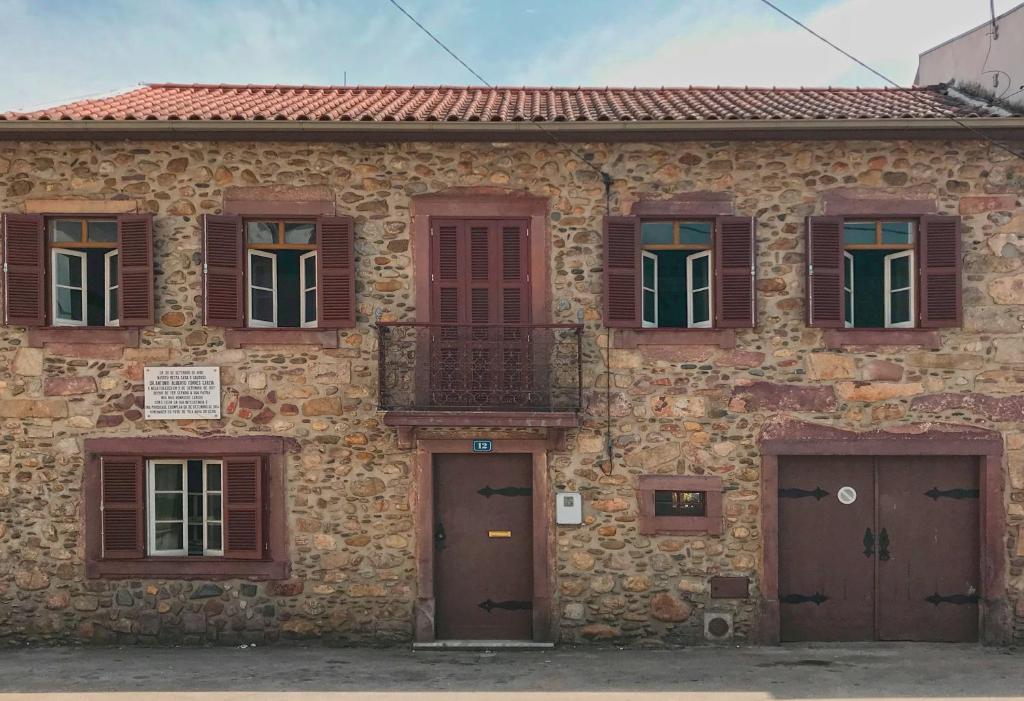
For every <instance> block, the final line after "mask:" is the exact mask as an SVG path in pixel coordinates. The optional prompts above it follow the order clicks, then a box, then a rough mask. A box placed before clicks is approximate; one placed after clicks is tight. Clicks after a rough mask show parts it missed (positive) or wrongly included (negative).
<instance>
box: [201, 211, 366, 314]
mask: <svg viewBox="0 0 1024 701" xmlns="http://www.w3.org/2000/svg"><path fill="white" fill-rule="evenodd" d="M203 248H204V262H203V273H204V284H203V297H204V310H205V315H206V323H207V324H209V325H211V326H214V325H215V326H226V327H243V326H248V327H250V328H341V327H347V326H353V325H354V324H355V263H354V259H355V251H354V243H353V226H352V220H351V219H350V218H348V217H318V218H316V219H308V220H292V219H283V218H271V217H265V218H259V219H256V218H252V219H244V220H243V219H242V217H239V216H230V215H225V216H213V215H207V216H205V217H204V218H203Z"/></svg>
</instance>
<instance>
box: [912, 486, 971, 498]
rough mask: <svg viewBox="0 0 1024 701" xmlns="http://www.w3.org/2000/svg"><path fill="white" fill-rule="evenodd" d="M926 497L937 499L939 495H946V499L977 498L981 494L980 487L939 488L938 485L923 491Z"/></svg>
mask: <svg viewBox="0 0 1024 701" xmlns="http://www.w3.org/2000/svg"><path fill="white" fill-rule="evenodd" d="M924 495H925V496H926V497H931V498H932V499H934V500H935V501H938V500H939V498H940V497H946V498H948V499H977V498H978V497H980V496H981V490H980V489H962V488H957V489H939V488H938V487H932V488H931V489H929V490H928V491H927V492H925V493H924Z"/></svg>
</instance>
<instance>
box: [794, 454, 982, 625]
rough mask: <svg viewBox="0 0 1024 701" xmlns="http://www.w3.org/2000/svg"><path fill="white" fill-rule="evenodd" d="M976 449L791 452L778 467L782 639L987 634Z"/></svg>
mask: <svg viewBox="0 0 1024 701" xmlns="http://www.w3.org/2000/svg"><path fill="white" fill-rule="evenodd" d="M978 489H979V487H978V467H977V462H976V460H975V459H974V458H970V457H956V456H954V457H942V458H933V457H835V456H830V457H791V458H785V459H784V460H783V461H782V462H781V464H780V474H779V591H780V593H779V596H780V605H781V624H782V631H781V634H782V639H783V640H787V641H793V640H817V641H826V640H827V641H849V640H928V641H973V640H977V637H978V595H979V591H978V586H979V579H980V576H979V573H980V566H979V548H980V542H979V539H980V533H979V522H978V519H979V512H978V508H979V503H978V502H979V491H978Z"/></svg>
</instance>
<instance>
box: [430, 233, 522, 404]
mask: <svg viewBox="0 0 1024 701" xmlns="http://www.w3.org/2000/svg"><path fill="white" fill-rule="evenodd" d="M527 236H528V229H527V222H526V221H525V220H459V219H452V220H435V221H432V222H431V246H432V251H431V300H430V305H431V308H430V318H431V321H432V323H433V324H435V325H441V326H440V327H438V326H434V327H432V329H431V338H430V349H431V354H432V356H433V357H432V362H431V363H430V368H431V370H430V377H429V391H430V394H431V397H430V399H431V403H432V404H434V405H438V406H451V407H453V408H454V407H465V408H477V407H501V406H516V405H519V404H522V403H524V402H526V401H528V400H529V398H530V396H531V395H530V394H529V391H530V387H531V384H532V374H531V373H532V364H531V362H530V361H531V355H530V330H529V329H528V328H524V327H522V326H516V325H523V324H529V323H530V321H531V318H530V266H529V255H528V252H529V246H528V244H527Z"/></svg>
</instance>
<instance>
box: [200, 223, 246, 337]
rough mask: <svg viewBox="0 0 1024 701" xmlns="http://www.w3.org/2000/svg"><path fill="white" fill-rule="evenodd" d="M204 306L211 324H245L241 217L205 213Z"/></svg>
mask: <svg viewBox="0 0 1024 701" xmlns="http://www.w3.org/2000/svg"><path fill="white" fill-rule="evenodd" d="M203 256H204V259H203V274H204V284H203V309H204V310H205V322H206V324H207V325H209V326H225V327H229V328H230V327H239V326H244V325H245V290H244V289H243V287H242V280H243V271H244V270H245V245H244V241H243V238H242V218H241V217H236V216H227V215H225V216H219V215H218V216H215V215H212V214H207V215H204V216H203Z"/></svg>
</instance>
